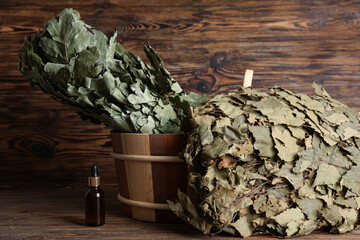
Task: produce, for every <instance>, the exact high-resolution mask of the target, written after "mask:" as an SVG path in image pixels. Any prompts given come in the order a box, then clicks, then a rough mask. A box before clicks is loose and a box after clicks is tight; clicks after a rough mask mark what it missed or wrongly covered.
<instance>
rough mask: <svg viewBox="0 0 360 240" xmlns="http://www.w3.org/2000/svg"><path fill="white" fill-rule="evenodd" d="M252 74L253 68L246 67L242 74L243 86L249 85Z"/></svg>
mask: <svg viewBox="0 0 360 240" xmlns="http://www.w3.org/2000/svg"><path fill="white" fill-rule="evenodd" d="M253 75H254V70H251V69H246V71H245V75H244V83H243V88H247V87H251V83H252V78H253Z"/></svg>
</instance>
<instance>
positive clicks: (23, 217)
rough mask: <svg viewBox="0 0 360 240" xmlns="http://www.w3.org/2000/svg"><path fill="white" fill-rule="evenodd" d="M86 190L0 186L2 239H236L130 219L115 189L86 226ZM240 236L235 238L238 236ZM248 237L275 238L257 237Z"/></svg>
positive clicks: (181, 225)
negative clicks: (99, 222) (98, 217)
mask: <svg viewBox="0 0 360 240" xmlns="http://www.w3.org/2000/svg"><path fill="white" fill-rule="evenodd" d="M86 190H87V189H86V188H57V189H54V188H51V189H48V188H43V189H21V190H20V189H3V190H0V206H1V207H0V209H1V214H0V239H4V240H8V239H26V240H38V239H39V240H40V239H214V240H217V239H236V238H233V237H231V236H226V235H217V236H215V237H209V236H205V235H203V234H202V233H201V232H198V231H197V230H195V229H193V228H192V227H191V226H190V225H187V224H185V223H173V224H169V223H168V224H165V223H148V222H142V221H137V220H133V219H129V218H127V217H126V216H124V215H123V214H122V213H121V205H120V203H119V201H118V200H117V199H116V192H117V189H116V188H113V187H106V188H103V190H104V192H105V201H106V204H105V205H106V220H105V221H106V223H105V224H104V225H103V226H100V227H87V226H85V225H84V193H85V191H86ZM237 239H239V238H237ZM247 239H249V240H274V239H276V238H273V237H271V236H257V237H250V238H247ZM296 239H299V240H300V239H324V240H325V239H326V240H331V239H338V240H339V239H344V240H345V239H352V240H355V239H360V229H359V230H356V231H353V232H350V233H347V234H342V235H337V234H328V233H321V232H315V233H313V234H311V235H308V236H304V237H299V238H296Z"/></svg>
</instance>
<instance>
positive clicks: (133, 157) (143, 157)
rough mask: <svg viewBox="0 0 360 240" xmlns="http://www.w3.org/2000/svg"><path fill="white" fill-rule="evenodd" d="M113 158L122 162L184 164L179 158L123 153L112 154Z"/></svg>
mask: <svg viewBox="0 0 360 240" xmlns="http://www.w3.org/2000/svg"><path fill="white" fill-rule="evenodd" d="M111 156H112V157H113V158H116V159H120V160H128V161H141V162H182V163H184V162H185V161H184V160H182V159H180V158H179V157H178V156H156V155H130V154H121V153H114V152H112V153H111Z"/></svg>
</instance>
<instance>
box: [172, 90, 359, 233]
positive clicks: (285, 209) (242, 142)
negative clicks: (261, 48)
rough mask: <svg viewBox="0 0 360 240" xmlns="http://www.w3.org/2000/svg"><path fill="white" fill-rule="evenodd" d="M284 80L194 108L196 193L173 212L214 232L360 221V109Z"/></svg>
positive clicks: (191, 152)
mask: <svg viewBox="0 0 360 240" xmlns="http://www.w3.org/2000/svg"><path fill="white" fill-rule="evenodd" d="M313 87H314V88H315V92H316V95H315V96H311V97H310V96H308V95H303V94H295V93H293V92H291V91H288V90H285V89H282V88H279V87H274V88H272V89H271V90H270V93H264V92H259V91H255V90H253V89H250V88H245V89H240V90H239V91H238V92H237V93H235V94H229V95H218V96H215V97H214V98H212V99H211V100H210V101H209V102H208V103H207V104H206V105H204V106H202V107H200V108H198V109H197V110H196V111H195V113H194V116H193V117H194V124H195V126H196V129H195V131H194V132H193V133H192V134H191V135H190V138H189V142H188V145H187V147H186V150H185V158H186V161H187V163H188V165H189V166H190V169H191V172H190V180H189V186H190V187H191V189H192V190H193V192H191V191H190V192H189V193H188V194H189V196H190V197H188V196H187V195H185V194H184V193H181V192H179V193H178V201H177V202H176V203H174V202H169V204H170V206H171V209H172V210H173V211H174V212H175V214H176V215H178V216H179V217H180V218H182V219H183V220H184V221H186V222H188V223H190V224H191V225H193V226H194V227H196V228H197V229H199V230H200V231H202V232H203V233H205V234H210V235H214V234H217V233H219V232H222V231H223V232H227V233H230V234H234V235H238V236H242V237H248V236H250V235H254V234H263V233H271V234H273V235H274V236H277V237H294V236H300V235H306V234H309V233H311V232H312V231H314V230H325V231H330V232H331V233H345V232H348V231H351V230H353V229H354V228H356V227H358V226H359V209H360V150H359V149H360V124H359V119H360V116H359V113H358V112H356V111H355V110H354V109H352V108H349V107H347V106H345V105H344V104H342V103H341V102H339V101H337V100H334V99H332V98H331V97H330V96H329V95H328V93H327V92H325V91H324V90H323V88H322V87H321V86H319V85H317V84H316V83H314V84H313Z"/></svg>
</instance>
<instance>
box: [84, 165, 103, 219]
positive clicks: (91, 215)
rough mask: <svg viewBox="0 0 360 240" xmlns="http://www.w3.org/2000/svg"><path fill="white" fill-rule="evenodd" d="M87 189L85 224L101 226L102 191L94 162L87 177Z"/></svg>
mask: <svg viewBox="0 0 360 240" xmlns="http://www.w3.org/2000/svg"><path fill="white" fill-rule="evenodd" d="M88 182H89V190H88V191H87V192H86V194H85V225H87V226H101V225H103V224H104V223H105V200H104V192H103V191H102V190H101V189H100V177H99V175H98V167H97V165H96V164H94V165H92V166H91V177H89V178H88Z"/></svg>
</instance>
